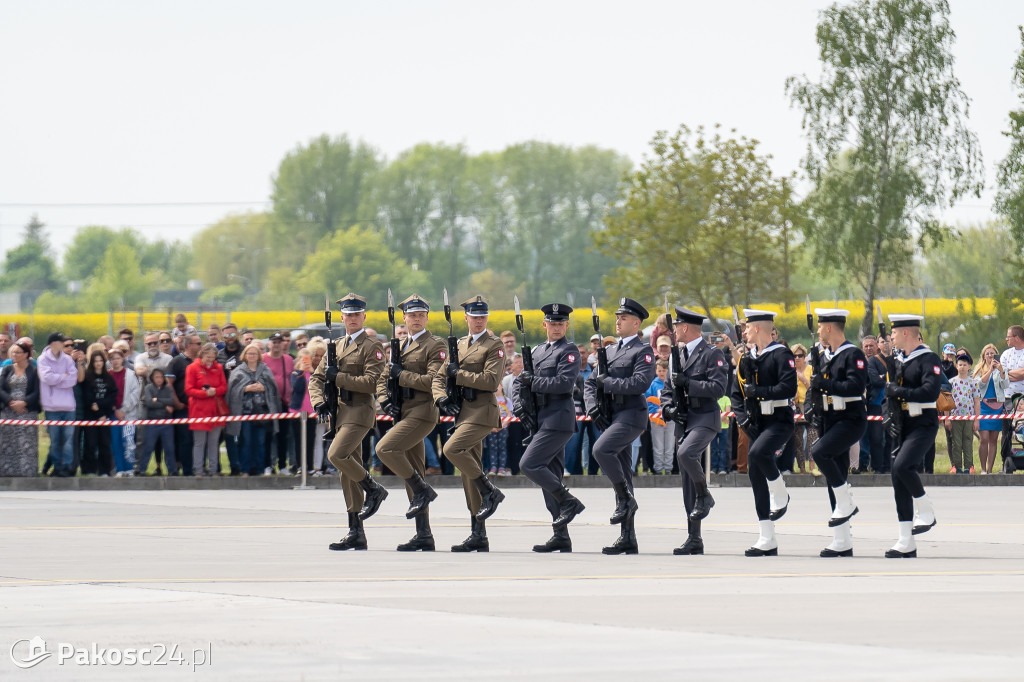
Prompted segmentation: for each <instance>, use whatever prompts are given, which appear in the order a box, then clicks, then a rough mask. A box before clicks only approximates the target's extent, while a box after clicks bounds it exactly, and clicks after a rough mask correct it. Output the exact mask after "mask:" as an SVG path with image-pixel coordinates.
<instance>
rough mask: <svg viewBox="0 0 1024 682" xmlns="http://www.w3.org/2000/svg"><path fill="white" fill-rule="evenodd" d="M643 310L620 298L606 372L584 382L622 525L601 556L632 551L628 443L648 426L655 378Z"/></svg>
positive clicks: (598, 453)
mask: <svg viewBox="0 0 1024 682" xmlns="http://www.w3.org/2000/svg"><path fill="white" fill-rule="evenodd" d="M647 317H648V312H647V309H646V308H644V307H643V306H642V305H640V304H639V303H637V302H636V301H634V300H633V299H631V298H621V299H619V307H618V309H617V310H616V311H615V332H616V333H617V334H618V335H619V342H618V343H616V344H614V345H612V346H609V347H608V373H607V374H599V373H598V372H596V371H595V372H594V373H593V374H591V375H590V376H589V377H588V378H587V382H586V384H585V385H584V392H583V399H584V403H585V405H586V407H587V414H589V415H590V417H591V419H593V420H594V422H595V425H596V426H597V428H598V429H600V430H602V431H604V433H602V434H601V436H600V437H599V438H598V439H597V442H596V443H594V449H593V455H594V457H595V458H596V459H597V461H598V463H599V464H600V465H601V469H602V471H604V473H605V475H606V476H608V478H609V480H611V482H612V487H613V488H614V489H615V511H614V513H613V514H612V517H611V520H610V522H611V523H613V524H615V523H619V524H622V525H621V532H620V533H619V538H618V539H617V540H616V541H615V542H614V543H613V544H612V545H610V546H608V547H605V548H603V549H602V550H601V551H602V552H603V553H604V554H636V553H637V552H638V551H639V549H638V547H637V542H636V529H635V526H634V523H633V521H634V517H635V516H636V510H637V503H636V499H635V498H634V497H633V467H632V452H631V450H632V447H631V446H632V443H633V441H634V440H636V439H637V437H638V436H639V435H640V434H641V433H643V432H644V429H646V428H647V421H648V412H647V401H646V400H645V399H644V393H645V392H646V391H647V389H649V388H650V387H651V382H652V381H653V380H654V350H653V349H652V348H651V346H650V344H647V343H644V342H643V341H642V340H641V339H640V336H639V334H640V327H641V324H642V323H643V321H644V320H646V319H647ZM598 389H600V390H602V391H603V392H604V394H605V395H607V396H611V400H612V415H611V419H610V421H607V422H606V421H605V417H604V416H603V415H602V414H601V411H600V405H599V404H598V400H597V394H598Z"/></svg>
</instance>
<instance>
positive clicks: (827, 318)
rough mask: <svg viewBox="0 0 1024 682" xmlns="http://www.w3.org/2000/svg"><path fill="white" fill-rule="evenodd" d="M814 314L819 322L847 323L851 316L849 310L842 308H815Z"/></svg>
mask: <svg viewBox="0 0 1024 682" xmlns="http://www.w3.org/2000/svg"><path fill="white" fill-rule="evenodd" d="M814 314H815V315H817V316H818V322H819V323H824V322H846V318H848V317H849V316H850V311H849V310H843V309H842V308H815V309H814Z"/></svg>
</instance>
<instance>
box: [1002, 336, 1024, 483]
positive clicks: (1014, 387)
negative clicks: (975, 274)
mask: <svg viewBox="0 0 1024 682" xmlns="http://www.w3.org/2000/svg"><path fill="white" fill-rule="evenodd" d="M1006 345H1007V346H1008V348H1007V349H1006V350H1004V351H1003V354H1002V355H1001V356H1000V357H999V363H1000V364H1001V365H1002V366H1003V369H1004V370H1006V376H1007V378H1008V379H1009V380H1010V385H1009V387H1008V388H1007V389H1006V409H1007V410H1008V411H1009V410H1012V409H1013V396H1014V395H1015V394H1017V393H1024V327H1021V326H1020V325H1019V324H1015V325H1013V326H1012V327H1010V328H1009V329H1007V330H1006ZM1002 423H1003V432H1002V438H1001V439H1000V442H999V453H1000V455H1002V458H1003V462H1004V464H1003V467H1004V470H1005V466H1006V464H1005V462H1006V461H1007V460H1008V459H1009V458H1010V455H1011V454H1012V452H1011V450H1012V447H1013V420H1012V419H1003V420H1002Z"/></svg>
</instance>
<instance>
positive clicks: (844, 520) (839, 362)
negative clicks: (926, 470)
mask: <svg viewBox="0 0 1024 682" xmlns="http://www.w3.org/2000/svg"><path fill="white" fill-rule="evenodd" d="M814 314H815V315H817V316H818V338H819V339H821V344H822V346H823V347H824V351H823V352H822V357H821V371H820V372H818V373H816V374H814V376H812V377H811V388H812V389H816V391H818V392H820V400H821V401H822V402H821V405H822V408H823V410H822V420H821V435H820V437H819V438H818V440H817V441H816V442H815V443H814V445H813V446H812V447H811V456H812V457H813V458H814V461H815V462H816V463H817V465H818V468H819V469H820V470H821V473H822V474H824V476H825V480H826V481H828V487H829V500H830V502H831V504H832V516H831V518H829V520H828V525H829V526H830V527H831V528H832V529H833V533H834V537H833V539H832V543H831V544H830V545H828V546H827V547H825V549H823V550H821V556H823V557H847V556H853V536H852V534H851V533H850V518H851V517H852V516H853V515H854V514H856V513H857V511H858V510H857V505H855V504H854V503H853V497H852V495H851V491H850V484H849V483H848V482H847V477H848V476H849V472H850V448H851V447H853V445H854V444H856V443H859V442H860V439H861V437H862V436H863V435H864V431H865V430H866V429H867V411H866V407H865V405H864V400H863V397H864V389H865V387H866V386H867V382H868V374H867V358H866V357H865V356H864V352H863V351H862V350H861V349H860V348H858V347H857V346H855V345H854V344H852V343H850V342H849V341H847V340H846V318H847V317H848V316H849V314H850V311H848V310H840V309H832V308H815V310H814ZM812 392H813V391H812ZM816 396H817V394H816Z"/></svg>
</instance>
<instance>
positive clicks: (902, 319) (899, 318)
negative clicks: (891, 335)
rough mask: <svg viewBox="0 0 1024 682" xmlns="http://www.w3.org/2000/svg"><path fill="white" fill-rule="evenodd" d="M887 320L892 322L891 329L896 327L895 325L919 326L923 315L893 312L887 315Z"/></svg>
mask: <svg viewBox="0 0 1024 682" xmlns="http://www.w3.org/2000/svg"><path fill="white" fill-rule="evenodd" d="M889 322H891V323H892V328H893V329H896V328H897V327H920V326H921V323H922V322H924V316H923V315H904V314H902V313H895V314H892V315H889Z"/></svg>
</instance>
